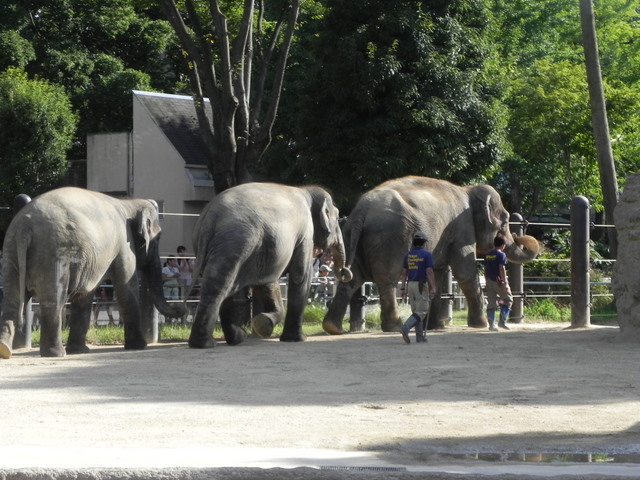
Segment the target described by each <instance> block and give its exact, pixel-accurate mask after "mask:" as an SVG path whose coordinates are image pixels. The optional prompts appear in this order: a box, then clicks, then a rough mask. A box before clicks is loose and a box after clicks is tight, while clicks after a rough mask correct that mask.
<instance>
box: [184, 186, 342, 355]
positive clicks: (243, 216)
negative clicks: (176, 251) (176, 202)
mask: <svg viewBox="0 0 640 480" xmlns="http://www.w3.org/2000/svg"><path fill="white" fill-rule="evenodd" d="M193 245H194V251H195V255H196V266H195V269H194V274H193V276H194V278H198V276H199V275H200V273H201V274H202V278H201V288H200V303H199V305H198V309H197V311H196V315H195V320H194V322H193V326H192V329H191V336H190V338H189V346H190V347H193V348H207V347H213V346H214V345H215V341H214V339H213V328H214V325H215V324H216V322H218V321H220V323H221V326H222V331H223V333H224V336H225V340H226V341H227V343H228V344H230V345H236V344H238V343H241V342H242V341H243V340H244V338H245V337H246V333H245V331H244V330H243V329H242V328H241V327H240V326H237V325H234V324H233V322H232V319H231V318H228V316H227V315H221V312H220V311H221V308H223V309H224V308H225V305H224V303H225V299H228V300H232V299H231V298H230V297H231V296H232V295H233V294H234V293H236V292H237V291H239V290H240V289H242V288H245V287H249V286H251V287H253V291H254V295H257V296H259V297H260V300H261V303H262V305H263V309H264V311H263V312H261V313H258V314H257V315H255V316H254V317H253V319H252V327H253V329H254V331H255V332H256V333H257V334H258V335H260V336H261V337H263V338H268V337H269V336H270V335H271V333H272V332H273V328H274V326H275V325H277V324H278V323H280V322H281V321H282V317H283V316H284V306H283V302H282V298H281V295H280V288H279V286H278V280H279V278H280V277H281V276H283V275H284V274H286V273H288V275H289V282H288V291H287V311H286V316H284V329H283V332H282V335H281V336H280V340H281V341H289V342H297V341H302V340H304V339H305V337H304V334H303V333H302V313H303V311H304V307H305V305H306V304H307V298H308V295H309V288H310V286H311V274H312V260H313V258H312V255H313V249H314V247H316V248H321V249H324V250H327V249H329V250H331V251H332V252H333V255H334V261H335V266H334V272H335V274H336V276H337V277H338V278H339V279H340V280H341V281H349V280H350V279H351V272H350V271H349V270H348V269H345V268H344V244H343V241H342V233H341V231H340V227H339V225H338V209H337V208H336V207H335V206H334V205H333V200H332V198H331V196H330V195H329V194H328V193H327V192H326V191H325V190H323V189H322V188H320V187H313V186H311V187H302V188H297V187H289V186H285V185H278V184H273V183H247V184H243V185H239V186H236V187H233V188H231V189H228V190H225V191H224V192H222V193H221V194H220V195H217V196H216V197H215V198H214V199H213V200H212V201H211V202H210V203H209V204H208V205H207V206H206V207H205V209H204V211H203V212H202V214H201V215H200V218H199V220H198V222H197V224H196V227H195V229H194V232H193Z"/></svg>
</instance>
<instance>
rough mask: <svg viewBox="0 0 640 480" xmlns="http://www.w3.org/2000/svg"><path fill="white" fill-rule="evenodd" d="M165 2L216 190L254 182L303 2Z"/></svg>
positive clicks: (267, 141)
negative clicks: (176, 38) (186, 76)
mask: <svg viewBox="0 0 640 480" xmlns="http://www.w3.org/2000/svg"><path fill="white" fill-rule="evenodd" d="M160 4H161V5H162V8H163V10H164V12H165V14H166V16H167V19H168V20H169V22H170V23H171V25H172V27H173V28H174V30H175V32H176V35H177V36H178V38H179V40H180V45H181V47H182V49H183V52H184V56H185V59H186V60H187V62H188V63H189V69H188V75H189V83H190V87H191V91H192V92H191V93H192V94H193V97H194V105H195V108H196V113H197V116H198V123H199V125H200V131H201V133H202V135H203V137H204V140H205V144H206V145H207V148H208V149H209V153H210V155H209V164H208V168H209V171H210V172H211V175H212V176H213V181H214V185H215V188H216V192H217V193H220V192H222V191H223V190H226V189H227V188H230V187H232V186H234V185H237V184H239V183H245V182H248V181H251V180H252V179H253V172H254V170H255V167H256V164H257V163H258V162H259V161H260V159H261V158H262V155H263V154H264V151H265V150H266V148H267V146H268V145H269V143H270V141H271V130H272V128H273V123H274V122H275V118H276V113H277V111H278V106H279V102H280V95H281V91H282V87H283V79H284V73H285V70H286V66H287V61H288V57H289V49H290V46H291V43H292V41H293V37H294V32H295V27H296V23H297V18H298V14H299V11H300V0H290V1H287V0H282V1H279V2H244V3H242V2H234V1H230V2H211V3H210V4H208V5H207V4H205V2H197V1H194V0H186V1H184V2H178V1H176V0H161V1H160ZM241 5H242V6H241ZM205 98H208V99H209V104H208V105H207V104H206V103H205V101H204V99H205Z"/></svg>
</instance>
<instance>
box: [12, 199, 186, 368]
mask: <svg viewBox="0 0 640 480" xmlns="http://www.w3.org/2000/svg"><path fill="white" fill-rule="evenodd" d="M159 239H160V224H159V222H158V210H157V205H156V204H155V202H152V201H149V200H118V199H115V198H112V197H109V196H107V195H104V194H101V193H97V192H92V191H89V190H83V189H80V188H60V189H57V190H52V191H50V192H47V193H45V194H43V195H40V196H39V197H37V198H35V199H34V200H33V201H32V202H30V203H29V204H27V205H25V206H24V207H23V208H22V209H21V210H20V211H19V212H18V213H17V214H16V216H15V217H14V218H13V220H12V222H11V224H10V225H9V228H8V230H7V233H6V236H5V241H4V247H3V249H4V250H3V252H4V268H3V274H4V308H3V312H2V320H1V321H0V358H9V357H10V356H11V353H12V349H16V348H21V347H24V346H25V345H24V343H25V342H24V338H22V337H23V335H22V334H21V332H22V328H21V327H22V322H23V318H24V312H23V310H24V306H25V304H26V303H27V301H28V300H29V299H30V298H31V297H33V296H35V297H37V299H38V302H39V303H40V322H41V338H40V354H41V355H42V356H43V357H62V356H64V355H65V353H69V354H72V353H85V352H87V351H88V350H89V349H88V348H87V346H86V343H85V337H86V333H87V330H88V328H89V321H90V318H91V304H92V300H93V292H94V290H95V289H96V287H97V286H98V285H99V282H100V280H101V279H102V278H103V277H105V276H108V277H110V278H111V280H112V282H113V286H114V289H115V293H116V296H117V299H118V305H119V308H120V317H121V318H122V320H123V321H124V325H125V327H124V333H125V345H124V347H125V348H126V349H143V348H145V347H146V345H147V342H149V341H153V340H155V339H154V338H152V337H153V336H154V335H157V325H153V320H154V318H155V317H156V316H155V315H154V312H153V306H154V304H155V306H156V307H157V308H158V310H159V311H160V312H161V313H163V314H164V315H167V316H171V317H179V316H181V314H182V313H184V311H183V308H182V305H176V306H171V305H169V304H168V303H167V302H166V300H165V299H164V296H163V292H162V275H161V265H160V256H159V251H158V241H159ZM139 281H140V283H139ZM67 301H69V302H70V304H71V310H70V317H69V325H70V331H69V340H68V342H67V347H66V350H65V348H64V347H63V344H62V337H61V325H62V316H63V314H64V308H65V302H67Z"/></svg>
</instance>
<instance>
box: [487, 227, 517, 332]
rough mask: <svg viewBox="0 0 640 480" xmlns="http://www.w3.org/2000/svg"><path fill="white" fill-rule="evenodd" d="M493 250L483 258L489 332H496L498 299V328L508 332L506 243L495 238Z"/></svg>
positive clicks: (510, 300)
mask: <svg viewBox="0 0 640 480" xmlns="http://www.w3.org/2000/svg"><path fill="white" fill-rule="evenodd" d="M493 245H494V247H495V248H494V249H493V250H491V251H490V252H489V253H487V254H486V255H485V257H484V278H485V280H486V283H487V287H486V289H487V318H488V319H489V330H491V331H492V332H497V331H498V327H496V308H498V298H500V299H502V307H501V308H500V322H499V325H500V327H502V328H504V329H505V330H509V326H508V325H507V319H508V318H509V313H510V312H511V304H512V303H513V296H512V295H511V288H510V287H509V281H508V279H507V271H506V268H505V267H506V265H507V256H506V255H505V253H504V251H503V250H504V249H505V246H506V242H505V240H504V238H503V237H501V236H497V237H496V238H495V239H494V240H493Z"/></svg>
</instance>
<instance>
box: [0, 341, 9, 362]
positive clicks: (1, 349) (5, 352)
mask: <svg viewBox="0 0 640 480" xmlns="http://www.w3.org/2000/svg"><path fill="white" fill-rule="evenodd" d="M0 358H11V347H9V345H7V344H6V343H4V341H2V340H0Z"/></svg>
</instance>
